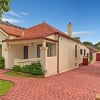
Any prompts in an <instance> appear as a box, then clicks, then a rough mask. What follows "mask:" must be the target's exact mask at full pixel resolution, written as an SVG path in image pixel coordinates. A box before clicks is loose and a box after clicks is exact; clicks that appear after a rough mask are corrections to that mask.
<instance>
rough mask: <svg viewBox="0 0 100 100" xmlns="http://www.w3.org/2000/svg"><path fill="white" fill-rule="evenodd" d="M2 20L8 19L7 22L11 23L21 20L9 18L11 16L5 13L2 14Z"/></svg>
mask: <svg viewBox="0 0 100 100" xmlns="http://www.w3.org/2000/svg"><path fill="white" fill-rule="evenodd" d="M2 20H3V21H8V22H9V23H12V24H18V23H20V22H21V20H19V19H15V18H11V17H9V16H5V15H3V18H2Z"/></svg>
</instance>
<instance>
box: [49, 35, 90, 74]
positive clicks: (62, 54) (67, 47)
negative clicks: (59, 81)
mask: <svg viewBox="0 0 100 100" xmlns="http://www.w3.org/2000/svg"><path fill="white" fill-rule="evenodd" d="M48 38H50V39H54V40H57V38H58V37H57V35H51V36H48ZM75 45H77V57H75ZM80 49H85V50H86V53H89V49H88V48H87V47H85V46H84V45H82V44H80V43H77V42H75V41H72V40H69V39H67V38H65V37H62V36H60V37H59V71H60V73H61V72H64V71H68V70H71V69H74V68H78V67H79V64H80V63H82V62H83V55H80ZM49 70H50V69H49Z"/></svg>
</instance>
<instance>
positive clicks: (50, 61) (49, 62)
mask: <svg viewBox="0 0 100 100" xmlns="http://www.w3.org/2000/svg"><path fill="white" fill-rule="evenodd" d="M45 71H46V75H45V76H50V75H54V74H57V56H54V57H46V67H45Z"/></svg>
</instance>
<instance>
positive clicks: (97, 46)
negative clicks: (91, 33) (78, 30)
mask: <svg viewBox="0 0 100 100" xmlns="http://www.w3.org/2000/svg"><path fill="white" fill-rule="evenodd" d="M95 47H96V48H97V49H99V50H100V42H98V43H96V44H95Z"/></svg>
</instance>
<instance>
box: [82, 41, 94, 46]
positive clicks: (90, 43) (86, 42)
mask: <svg viewBox="0 0 100 100" xmlns="http://www.w3.org/2000/svg"><path fill="white" fill-rule="evenodd" d="M83 44H85V45H92V46H93V43H92V42H89V41H85V42H83Z"/></svg>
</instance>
